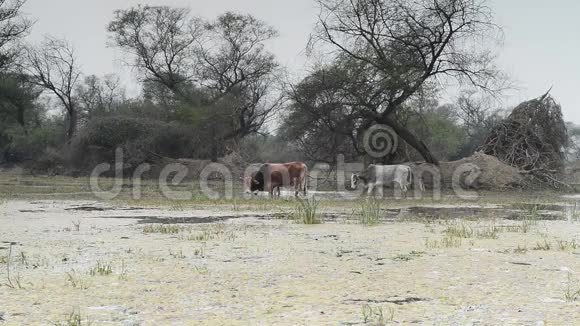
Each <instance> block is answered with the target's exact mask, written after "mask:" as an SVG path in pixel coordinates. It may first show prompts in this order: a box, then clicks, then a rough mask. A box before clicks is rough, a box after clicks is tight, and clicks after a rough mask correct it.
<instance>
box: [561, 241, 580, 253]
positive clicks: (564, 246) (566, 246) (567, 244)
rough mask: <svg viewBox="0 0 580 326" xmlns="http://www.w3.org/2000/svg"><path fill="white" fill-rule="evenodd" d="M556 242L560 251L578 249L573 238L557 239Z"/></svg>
mask: <svg viewBox="0 0 580 326" xmlns="http://www.w3.org/2000/svg"><path fill="white" fill-rule="evenodd" d="M556 242H557V244H558V249H560V250H561V251H570V250H576V249H578V243H576V241H575V240H572V241H562V240H558V241H556Z"/></svg>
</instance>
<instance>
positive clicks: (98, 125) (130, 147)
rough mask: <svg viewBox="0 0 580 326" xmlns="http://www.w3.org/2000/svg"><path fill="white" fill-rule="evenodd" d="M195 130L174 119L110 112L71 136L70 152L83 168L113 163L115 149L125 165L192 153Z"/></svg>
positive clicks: (74, 161) (71, 157)
mask: <svg viewBox="0 0 580 326" xmlns="http://www.w3.org/2000/svg"><path fill="white" fill-rule="evenodd" d="M195 143H196V137H195V136H194V131H192V130H190V129H189V128H186V127H185V126H182V125H179V124H176V123H166V122H160V121H154V120H148V119H139V118H130V117H120V116H111V117H107V118H100V119H95V120H93V121H90V122H89V123H88V124H87V125H86V127H85V128H84V129H83V130H82V132H81V133H80V134H79V135H78V136H77V137H76V139H74V140H73V142H72V144H71V146H70V148H69V154H70V159H71V163H72V164H73V166H75V167H76V168H79V169H82V170H85V171H86V169H90V168H92V167H94V166H95V165H97V164H100V163H113V162H114V161H115V151H116V149H121V150H122V151H123V155H124V158H123V160H124V164H125V168H132V167H133V168H134V167H136V166H137V165H139V164H141V163H144V162H149V161H151V160H152V159H155V158H158V157H160V156H163V157H170V158H188V157H192V155H193V152H194V148H195V146H196V144H195Z"/></svg>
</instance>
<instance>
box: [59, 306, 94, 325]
mask: <svg viewBox="0 0 580 326" xmlns="http://www.w3.org/2000/svg"><path fill="white" fill-rule="evenodd" d="M52 324H53V325H55V326H90V325H92V324H93V323H92V322H91V321H90V319H89V318H83V317H82V316H81V313H80V312H79V311H78V310H73V311H72V312H71V313H70V314H68V315H66V316H65V320H63V321H61V322H56V323H52Z"/></svg>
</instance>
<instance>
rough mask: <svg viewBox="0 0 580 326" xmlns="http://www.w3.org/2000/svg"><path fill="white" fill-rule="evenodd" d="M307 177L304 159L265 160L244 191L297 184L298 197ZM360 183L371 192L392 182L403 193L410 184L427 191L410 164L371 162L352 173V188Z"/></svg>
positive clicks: (277, 191)
mask: <svg viewBox="0 0 580 326" xmlns="http://www.w3.org/2000/svg"><path fill="white" fill-rule="evenodd" d="M307 178H308V167H307V166H306V164H304V163H303V162H291V163H282V164H272V163H267V164H262V165H261V166H260V168H259V169H258V171H257V172H255V173H253V174H252V175H251V176H247V177H245V178H244V191H245V192H246V193H254V194H255V193H257V192H258V191H267V192H268V193H269V194H270V197H275V196H277V197H280V188H281V187H294V195H295V196H296V197H298V195H299V194H300V193H301V192H302V193H303V195H304V196H306V194H307V183H308V181H307ZM360 183H362V184H363V185H364V189H365V191H367V192H368V194H369V195H372V194H373V193H374V191H375V190H378V191H380V193H381V194H382V189H383V187H384V186H392V187H393V188H394V189H396V190H397V191H400V192H401V193H402V195H403V196H406V193H407V191H408V190H409V189H410V187H414V188H415V189H417V190H419V191H425V186H424V184H423V182H422V180H421V178H417V177H415V175H414V173H413V169H412V168H411V167H409V166H407V165H375V164H372V165H369V166H368V167H367V168H366V169H365V170H364V171H362V172H361V173H360V174H352V176H351V188H352V189H357V188H358V186H359V184H360Z"/></svg>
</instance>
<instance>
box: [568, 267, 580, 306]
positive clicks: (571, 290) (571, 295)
mask: <svg viewBox="0 0 580 326" xmlns="http://www.w3.org/2000/svg"><path fill="white" fill-rule="evenodd" d="M577 284H578V282H573V281H572V275H571V274H570V272H568V283H567V285H566V289H564V300H566V302H576V301H578V299H580V287H578V288H577V287H573V285H576V286H577Z"/></svg>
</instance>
